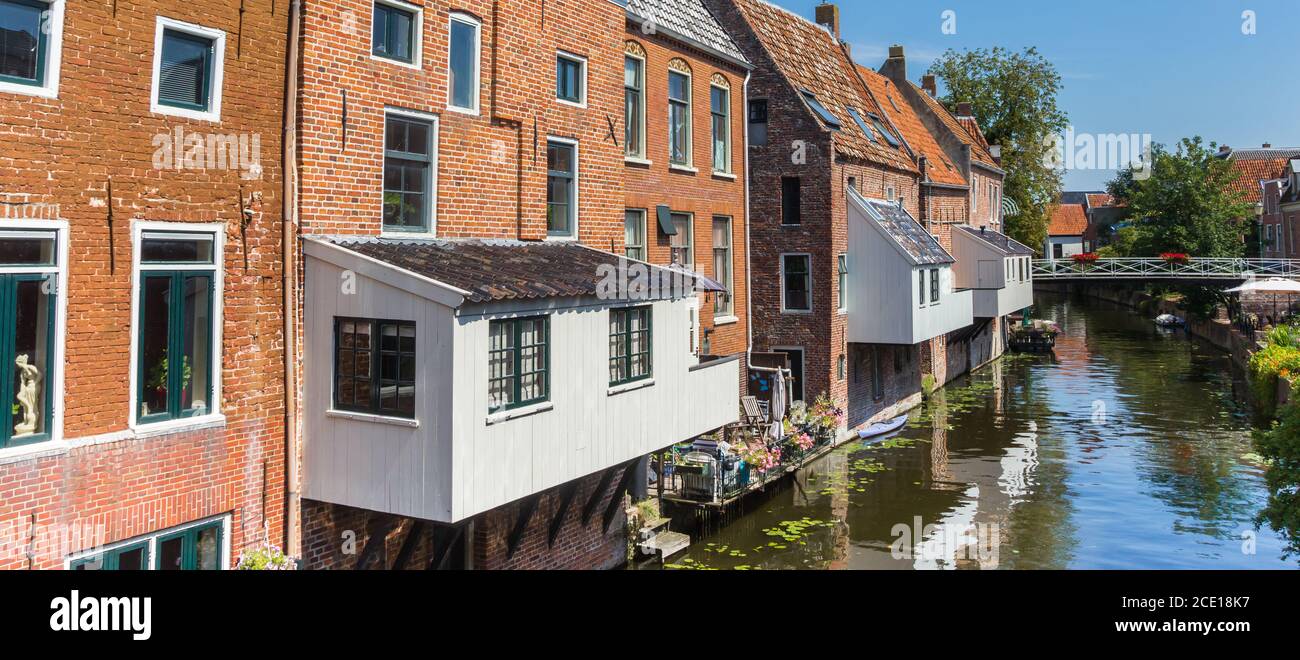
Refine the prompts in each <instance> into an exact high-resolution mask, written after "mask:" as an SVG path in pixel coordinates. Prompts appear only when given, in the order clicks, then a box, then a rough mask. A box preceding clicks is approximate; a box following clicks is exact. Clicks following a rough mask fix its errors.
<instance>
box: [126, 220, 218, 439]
mask: <svg viewBox="0 0 1300 660" xmlns="http://www.w3.org/2000/svg"><path fill="white" fill-rule="evenodd" d="M216 243H217V234H216V232H215V231H205V232H196V231H163V230H159V231H154V230H142V231H141V232H140V235H139V242H138V244H137V248H138V254H139V260H140V270H139V283H138V285H137V291H136V295H137V296H138V301H139V303H138V312H137V313H138V315H139V316H138V325H137V328H136V332H137V335H138V343H137V346H136V352H137V358H136V359H137V363H136V373H135V384H136V388H137V390H138V395H137V400H136V406H137V407H136V421H137V423H139V424H152V423H156V422H162V421H167V420H172V419H180V418H187V417H201V416H203V415H207V414H209V413H213V412H215V409H214V406H215V403H216V400H215V398H214V397H213V394H214V389H215V388H214V383H216V382H217V381H218V377H217V374H218V371H219V365H220V351H219V350H217V348H218V341H217V324H216V321H215V319H214V315H215V314H216V313H217V311H218V310H219V309H220V307H219V306H218V305H217V304H216V302H215V301H216V298H217V296H218V289H217V282H216V279H217V272H218V271H217V267H218V264H220V263H221V261H220V254H219V252H220V250H219V249H218V247H217V245H216Z"/></svg>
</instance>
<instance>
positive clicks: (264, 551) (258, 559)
mask: <svg viewBox="0 0 1300 660" xmlns="http://www.w3.org/2000/svg"><path fill="white" fill-rule="evenodd" d="M297 569H298V560H296V559H294V558H293V557H290V556H289V555H286V554H284V552H282V551H281V550H280V548H278V547H276V546H274V545H271V544H270V543H263V544H261V545H258V546H255V547H252V548H245V549H244V550H243V552H240V553H239V563H238V564H236V565H235V570H240V571H294V570H297Z"/></svg>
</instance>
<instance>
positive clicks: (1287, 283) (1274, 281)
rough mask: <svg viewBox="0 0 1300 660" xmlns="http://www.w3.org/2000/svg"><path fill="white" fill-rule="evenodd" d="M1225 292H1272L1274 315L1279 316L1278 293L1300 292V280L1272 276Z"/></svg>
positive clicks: (1290, 294) (1290, 293)
mask: <svg viewBox="0 0 1300 660" xmlns="http://www.w3.org/2000/svg"><path fill="white" fill-rule="evenodd" d="M1224 293H1271V294H1273V316H1274V318H1276V317H1277V294H1279V293H1285V294H1287V295H1289V296H1293V295H1295V294H1297V293H1300V282H1296V281H1294V280H1288V279H1283V278H1281V277H1270V278H1268V279H1266V280H1253V281H1250V282H1246V283H1245V284H1243V285H1241V286H1237V287H1233V288H1231V289H1228V290H1226V291H1224Z"/></svg>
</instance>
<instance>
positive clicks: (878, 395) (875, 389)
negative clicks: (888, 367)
mask: <svg viewBox="0 0 1300 660" xmlns="http://www.w3.org/2000/svg"><path fill="white" fill-rule="evenodd" d="M883 359H884V358H883V357H882V356H881V355H880V347H879V346H872V347H871V398H873V399H875V400H876V401H879V400H881V399H883V398H885V378H884V373H883V371H884V367H883V366H882V365H881V360H883Z"/></svg>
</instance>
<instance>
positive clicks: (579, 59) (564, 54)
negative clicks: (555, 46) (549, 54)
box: [555, 50, 588, 108]
mask: <svg viewBox="0 0 1300 660" xmlns="http://www.w3.org/2000/svg"><path fill="white" fill-rule="evenodd" d="M555 58H556V59H557V60H558V59H565V60H569V61H570V62H576V63H577V64H578V65H579V66H581V67H582V100H581V101H578V102H576V103H575V102H573V101H570V100H568V99H562V98H560V96H559V94H558V93H557V94H556V96H555V100H556V101H557V102H559V103H562V104H564V105H567V106H571V107H574V108H585V107H587V97H588V89H587V77H588V75H587V68H588V67H587V58H586V57H584V56H582V55H579V54H577V53H571V52H569V51H567V50H557V51H555ZM558 76H559V72H556V81H555V91H556V92H558V91H559V88H560V81H559V78H558Z"/></svg>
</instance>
